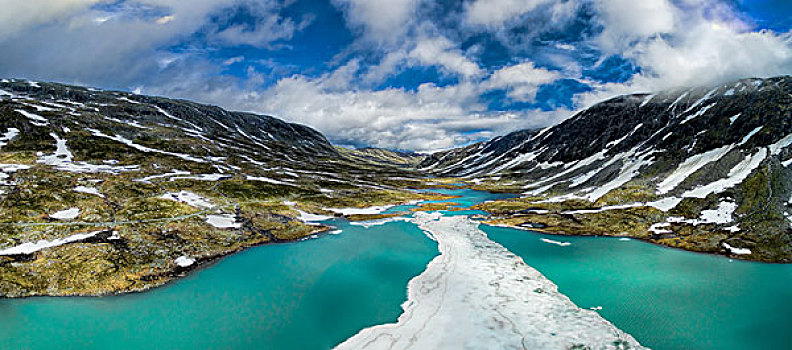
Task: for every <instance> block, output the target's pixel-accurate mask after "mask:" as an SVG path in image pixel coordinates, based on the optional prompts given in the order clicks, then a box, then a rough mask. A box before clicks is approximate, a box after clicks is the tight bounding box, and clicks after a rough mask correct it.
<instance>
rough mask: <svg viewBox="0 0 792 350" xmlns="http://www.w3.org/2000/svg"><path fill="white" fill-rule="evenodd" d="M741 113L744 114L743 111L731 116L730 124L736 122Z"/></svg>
mask: <svg viewBox="0 0 792 350" xmlns="http://www.w3.org/2000/svg"><path fill="white" fill-rule="evenodd" d="M741 115H742V113H737V114H735V115H733V116H731V117H730V118H729V125H732V124H734V122H735V121H737V118H739V117H740V116H741Z"/></svg>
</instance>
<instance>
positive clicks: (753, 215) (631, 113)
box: [420, 76, 792, 262]
mask: <svg viewBox="0 0 792 350" xmlns="http://www.w3.org/2000/svg"><path fill="white" fill-rule="evenodd" d="M791 94H792V77H789V76H783V77H775V78H770V79H744V80H740V81H735V82H733V83H730V84H725V85H719V86H714V87H700V88H692V89H676V90H670V91H662V92H658V93H655V94H634V95H627V96H619V97H616V98H613V99H610V100H607V101H604V102H602V103H599V104H596V105H594V106H592V107H591V108H588V109H586V110H584V111H582V112H580V113H578V114H576V115H574V116H573V117H571V118H570V119H568V120H566V121H564V122H562V123H560V124H558V125H555V126H553V127H550V128H547V129H544V130H540V131H520V132H516V133H512V134H509V135H506V136H503V137H499V138H496V139H493V140H491V141H489V142H484V143H479V144H474V145H471V146H468V147H464V148H460V149H454V150H450V151H446V152H440V153H436V154H433V155H431V156H429V157H427V158H426V159H425V160H423V161H422V163H421V164H420V170H422V171H425V172H428V173H432V174H435V175H436V176H446V177H462V178H465V179H466V180H467V181H468V182H469V183H472V184H474V187H475V188H481V189H490V190H498V191H508V192H518V193H522V194H523V196H522V198H519V199H514V200H508V201H498V202H491V203H485V204H482V205H480V206H479V208H480V209H483V210H486V211H488V212H490V213H492V214H495V215H496V216H495V217H494V218H493V219H492V220H491V221H490V223H493V224H498V225H508V226H513V227H521V228H530V229H534V230H541V231H545V232H549V233H556V234H575V235H613V236H629V237H636V238H640V239H644V240H647V241H651V242H655V243H658V244H663V245H667V246H672V247H679V248H684V249H688V250H693V251H701V252H708V253H717V254H723V255H728V256H730V257H733V258H741V259H751V260H760V261H769V262H792V229H791V228H790V222H791V221H792V198H791V197H792V170H791V169H790V168H789V166H790V164H792V149H790V148H789V146H790V144H792V95H791Z"/></svg>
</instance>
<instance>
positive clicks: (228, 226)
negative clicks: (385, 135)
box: [0, 80, 427, 296]
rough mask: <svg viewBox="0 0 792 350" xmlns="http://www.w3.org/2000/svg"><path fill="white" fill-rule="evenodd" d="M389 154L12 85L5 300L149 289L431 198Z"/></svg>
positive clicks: (123, 98) (1, 178) (151, 101)
mask: <svg viewBox="0 0 792 350" xmlns="http://www.w3.org/2000/svg"><path fill="white" fill-rule="evenodd" d="M370 152H375V151H373V150H372V151H370ZM389 152H390V151H381V152H378V154H390V156H388V157H387V158H388V159H389V161H387V162H385V161H382V159H383V158H385V157H384V156H380V157H379V159H373V158H371V157H363V156H361V155H360V154H349V152H339V151H338V149H337V148H336V147H334V146H333V145H332V144H331V143H330V142H328V140H327V139H326V138H325V137H324V136H323V135H322V134H320V133H319V132H317V131H316V130H313V129H311V128H309V127H306V126H303V125H299V124H293V123H287V122H284V121H282V120H279V119H276V118H273V117H269V116H261V115H254V114H250V113H241V112H229V111H226V110H223V109H221V108H219V107H214V106H207V105H202V104H198V103H193V102H189V101H182V100H172V99H166V98H160V97H153V96H142V95H136V94H130V93H126V92H116V91H101V90H96V89H90V88H83V87H76V86H67V85H62V84H53V83H36V82H28V81H21V80H2V81H0V296H29V295H43V294H46V295H86V294H90V295H95V294H106V293H116V292H127V291H135V290H142V289H146V288H150V287H152V286H157V285H161V284H163V283H165V282H167V281H169V280H171V279H172V278H174V277H175V276H179V275H181V274H184V273H185V272H186V271H188V270H190V269H193V268H195V267H197V266H199V265H201V264H203V263H207V262H210V261H212V260H214V259H216V258H218V257H221V256H224V255H227V254H229V253H232V252H234V251H238V250H240V249H244V248H246V247H250V246H253V245H258V244H264V243H273V242H281V241H288V240H294V239H302V238H303V237H306V236H309V235H311V234H313V233H316V232H318V231H322V230H325V229H327V228H326V227H324V226H321V225H318V224H315V223H314V222H315V221H320V220H322V219H325V218H329V217H332V216H334V215H340V214H338V213H344V211H343V210H340V209H339V208H346V207H355V208H367V207H371V206H377V205H392V204H397V203H402V202H406V201H410V200H415V199H419V198H424V197H426V196H427V195H425V194H416V193H413V192H411V191H407V190H405V188H406V187H408V186H410V185H419V184H421V182H422V181H421V179H420V177H421V174H419V173H418V172H416V171H415V170H414V169H410V168H409V167H405V166H402V164H399V162H400V161H397V159H400V158H399V157H397V156H396V155H395V153H389ZM378 210H379V209H371V210H368V211H366V210H363V211H362V212H370V213H371V214H376V213H378ZM364 217H365V215H364ZM66 271H68V273H64V272H66Z"/></svg>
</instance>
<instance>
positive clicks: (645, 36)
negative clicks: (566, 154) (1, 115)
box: [0, 0, 792, 152]
mask: <svg viewBox="0 0 792 350" xmlns="http://www.w3.org/2000/svg"><path fill="white" fill-rule="evenodd" d="M0 8H2V9H3V11H2V12H0V52H2V54H0V77H5V78H25V79H31V80H40V81H56V82H62V83H68V84H78V85H88V86H92V87H98V88H104V89H117V90H124V91H132V92H137V93H143V94H152V95H161V96H167V97H173V98H185V99H190V100H195V101H198V102H203V103H209V104H215V105H219V106H222V107H224V108H226V109H230V110H240V111H249V112H255V113H259V114H267V115H272V116H275V117H278V118H282V119H285V120H288V121H291V122H297V123H302V124H306V125H309V126H311V127H314V128H316V129H318V130H319V131H321V132H323V133H324V134H325V135H326V136H327V137H328V138H329V139H330V140H331V141H332V142H334V143H336V144H339V145H346V146H352V147H369V146H370V147H383V148H390V149H398V150H405V151H417V152H431V151H436V150H441V149H448V148H452V147H456V146H462V145H467V144H470V143H473V142H477V141H481V140H486V139H490V138H493V137H496V136H499V135H503V134H506V133H508V132H511V131H516V130H521V129H526V128H540V127H546V126H549V125H554V124H556V123H559V122H561V121H563V120H564V119H566V118H569V117H570V116H572V115H573V114H574V113H575V112H576V111H579V110H581V109H584V108H586V107H588V106H591V105H592V104H594V103H596V102H599V101H602V100H604V99H607V98H609V97H613V96H615V95H619V94H625V93H637V92H650V91H656V90H660V89H667V88H673V87H683V86H702V85H713V84H719V83H725V82H728V81H732V80H735V79H741V78H747V77H770V76H776V75H783V74H792V1H789V0H755V1H749V0H641V1H635V0H463V1H451V0H259V1H253V0H189V1H185V0H114V1H101V0H0Z"/></svg>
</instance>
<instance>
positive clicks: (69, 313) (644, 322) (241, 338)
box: [0, 190, 792, 349]
mask: <svg viewBox="0 0 792 350" xmlns="http://www.w3.org/2000/svg"><path fill="white" fill-rule="evenodd" d="M443 192H446V193H450V194H460V195H464V197H463V198H461V199H456V200H454V201H457V202H459V203H461V204H462V205H464V206H469V205H471V204H475V203H479V202H482V201H486V200H492V199H496V198H503V197H504V195H497V194H489V193H484V192H478V191H471V190H461V191H460V190H447V191H443ZM397 209H404V208H397ZM471 213H477V212H473V211H466V212H448V213H447V214H449V215H461V214H471ZM330 223H331V224H333V225H335V226H338V228H339V229H341V230H343V232H342V233H341V234H339V235H322V236H320V237H319V238H317V239H312V240H308V241H304V242H299V243H290V244H279V245H267V246H261V247H257V248H253V249H250V250H248V251H245V252H242V253H239V254H235V255H232V256H230V257H228V258H225V259H223V260H221V261H220V262H218V263H217V264H215V265H213V266H210V267H208V268H206V269H203V270H200V271H196V272H194V273H192V274H191V275H190V276H188V277H187V278H184V279H182V280H179V281H176V282H174V283H172V284H170V285H168V286H165V287H162V288H158V289H155V290H152V291H149V292H146V293H139V294H130V295H123V296H115V297H104V298H30V299H12V300H0V348H2V349H22V348H24V349H50V348H53V347H55V348H60V349H107V348H112V349H140V348H163V349H172V348H180V349H234V348H236V349H247V348H257V349H329V348H332V347H333V346H335V345H336V344H338V343H340V342H342V341H343V340H345V339H347V338H348V337H350V336H352V335H354V334H355V333H357V332H358V331H359V330H360V329H363V328H365V327H369V326H371V325H375V324H381V323H388V322H395V321H396V319H397V318H398V316H399V315H400V314H401V307H400V305H401V303H402V302H404V300H405V299H406V293H407V292H406V286H407V282H408V281H409V280H410V278H412V277H414V276H416V275H418V274H420V273H421V272H422V271H423V270H424V269H425V267H426V264H427V263H428V262H429V261H430V260H431V259H432V258H433V257H434V256H436V255H437V246H436V244H435V243H434V242H433V241H431V240H429V239H428V238H427V237H426V236H425V235H424V234H423V233H422V232H421V231H420V230H419V229H418V228H417V227H415V226H414V225H413V224H410V223H406V222H391V223H387V224H384V225H379V226H372V227H370V228H368V229H366V228H363V227H360V226H354V225H350V224H348V223H346V222H344V221H342V220H339V221H333V222H330ZM482 228H483V229H484V230H485V231H486V232H487V233H488V234H489V235H490V237H491V238H492V239H493V240H496V241H497V242H499V243H501V244H503V245H504V246H506V247H507V248H509V249H510V250H512V251H513V252H514V253H515V254H518V255H520V256H521V257H523V259H524V260H525V261H526V262H527V263H528V264H529V265H531V266H533V267H535V268H537V269H538V270H539V271H541V272H542V273H544V274H545V275H546V276H547V277H548V278H550V279H551V280H553V281H554V282H555V283H556V284H558V285H559V289H560V291H561V292H562V293H565V294H567V295H568V296H569V297H570V298H571V299H572V300H573V301H574V302H576V303H577V304H578V305H579V306H581V307H594V306H602V307H603V309H602V310H601V311H599V312H600V313H601V314H602V315H603V316H604V317H605V318H607V319H608V320H610V321H611V322H613V323H614V324H616V325H617V326H618V327H620V328H622V329H624V330H625V331H627V332H628V333H631V334H632V335H634V336H635V337H636V338H637V339H638V340H639V341H640V342H642V343H643V344H645V345H648V346H650V347H652V348H654V349H784V348H789V344H792V332H789V330H790V329H792V321H790V319H789V317H788V315H790V314H792V302H790V300H792V265H768V264H758V263H745V262H737V261H735V262H730V261H729V260H728V259H726V258H722V257H717V256H709V255H702V254H695V253H689V252H684V251H680V250H673V249H667V248H662V247H658V246H654V245H651V244H646V243H642V242H639V241H620V240H618V239H613V238H592V237H561V236H546V235H541V234H537V233H531V232H527V231H521V230H513V229H505V228H498V227H488V226H482ZM541 238H549V239H552V240H555V241H564V242H571V243H572V244H571V245H570V246H566V247H561V246H558V245H554V244H548V243H545V242H543V241H541ZM785 318H786V319H785Z"/></svg>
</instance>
